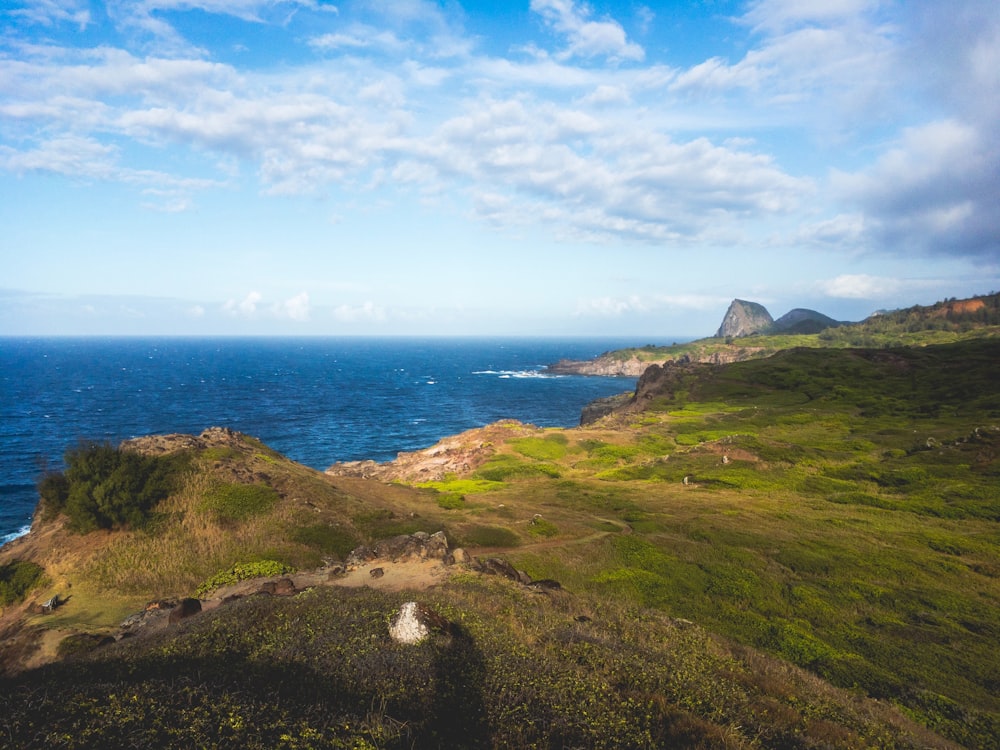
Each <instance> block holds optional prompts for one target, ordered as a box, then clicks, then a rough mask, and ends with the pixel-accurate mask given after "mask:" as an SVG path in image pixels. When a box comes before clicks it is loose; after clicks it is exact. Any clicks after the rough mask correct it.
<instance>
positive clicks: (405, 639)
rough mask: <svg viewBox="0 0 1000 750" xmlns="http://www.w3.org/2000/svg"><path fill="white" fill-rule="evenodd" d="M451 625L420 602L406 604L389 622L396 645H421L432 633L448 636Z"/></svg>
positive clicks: (390, 633) (390, 632) (391, 635)
mask: <svg viewBox="0 0 1000 750" xmlns="http://www.w3.org/2000/svg"><path fill="white" fill-rule="evenodd" d="M450 631H451V623H449V622H448V621H447V620H446V619H445V618H443V617H442V616H441V615H439V614H438V613H437V612H435V611H434V610H432V609H430V608H429V607H427V606H425V605H423V604H420V603H419V602H406V603H404V604H403V605H402V606H401V607H400V608H399V612H397V613H396V614H395V615H393V617H392V620H390V621H389V636H390V637H391V638H392V639H393V640H394V641H395V642H396V643H403V644H415V643H420V642H421V641H423V640H424V639H425V638H427V637H428V636H429V635H430V634H431V633H434V632H437V633H444V634H447V633H449V632H450Z"/></svg>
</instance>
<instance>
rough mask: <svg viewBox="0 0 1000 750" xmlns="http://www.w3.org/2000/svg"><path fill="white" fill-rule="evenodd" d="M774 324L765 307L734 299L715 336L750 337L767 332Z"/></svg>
mask: <svg viewBox="0 0 1000 750" xmlns="http://www.w3.org/2000/svg"><path fill="white" fill-rule="evenodd" d="M773 323H774V318H772V317H771V313H769V312H768V311H767V308H766V307H764V306H763V305H761V304H759V303H757V302H748V301H747V300H742V299H734V300H733V301H732V302H731V303H730V305H729V309H728V310H727V311H726V317H724V318H723V319H722V325H721V326H719V330H718V332H717V333H716V334H715V335H716V337H717V338H725V337H726V336H749V335H751V334H754V333H762V332H764V331H766V330H767V329H768V328H770V327H771V325H773Z"/></svg>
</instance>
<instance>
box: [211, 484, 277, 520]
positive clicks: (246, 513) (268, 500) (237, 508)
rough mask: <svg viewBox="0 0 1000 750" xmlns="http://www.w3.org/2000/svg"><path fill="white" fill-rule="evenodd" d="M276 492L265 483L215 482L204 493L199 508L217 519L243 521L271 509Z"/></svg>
mask: <svg viewBox="0 0 1000 750" xmlns="http://www.w3.org/2000/svg"><path fill="white" fill-rule="evenodd" d="M277 502H278V493H277V492H276V491H275V490H274V488H273V487H270V486H268V485H266V484H233V483H226V484H217V485H216V486H214V487H212V488H211V489H209V491H208V492H206V493H205V496H204V498H203V499H202V504H201V509H202V510H204V511H207V512H209V513H211V514H212V515H213V516H214V517H215V518H216V519H217V520H218V521H223V522H225V521H245V520H246V519H248V518H252V517H253V516H258V515H262V514H264V513H267V512H268V511H269V510H271V509H272V508H273V507H274V506H275V504H276V503H277Z"/></svg>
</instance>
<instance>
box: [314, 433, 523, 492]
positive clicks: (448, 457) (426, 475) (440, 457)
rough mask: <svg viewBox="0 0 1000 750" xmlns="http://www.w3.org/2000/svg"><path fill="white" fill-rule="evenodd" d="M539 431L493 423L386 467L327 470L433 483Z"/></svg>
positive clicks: (349, 465) (371, 464) (352, 465)
mask: <svg viewBox="0 0 1000 750" xmlns="http://www.w3.org/2000/svg"><path fill="white" fill-rule="evenodd" d="M538 431H539V428H538V427H535V426H533V425H528V424H524V423H523V422H518V421H516V420H505V421H503V422H495V423H494V424H491V425H487V426H486V427H479V428H476V429H474V430H467V431H465V432H463V433H460V434H458V435H453V436H451V437H446V438H444V439H443V440H440V441H439V442H437V443H435V444H434V445H432V446H431V447H430V448H425V449H423V450H419V451H413V452H410V453H400V454H399V455H398V456H397V457H396V459H395V460H393V461H389V462H387V463H382V464H380V463H376V462H375V461H347V462H344V463H336V464H334V465H333V466H331V467H330V468H329V469H327V470H326V473H327V474H328V475H330V476H337V477H363V478H365V479H380V480H382V481H383V482H393V481H403V482H435V481H440V480H441V479H444V477H445V475H447V474H462V475H464V474H468V473H469V472H471V471H474V470H475V469H476V468H478V467H479V466H481V465H482V464H483V463H484V462H485V461H486V460H487V459H488V458H490V456H492V455H493V454H494V453H496V448H497V446H498V445H501V444H503V443H504V442H505V441H506V440H509V439H511V438H514V437H522V436H524V435H531V434H534V433H536V432H538Z"/></svg>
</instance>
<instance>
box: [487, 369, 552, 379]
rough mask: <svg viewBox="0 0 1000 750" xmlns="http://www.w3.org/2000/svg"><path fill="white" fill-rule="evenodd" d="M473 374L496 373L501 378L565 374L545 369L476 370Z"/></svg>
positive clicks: (548, 376)
mask: <svg viewBox="0 0 1000 750" xmlns="http://www.w3.org/2000/svg"><path fill="white" fill-rule="evenodd" d="M472 374H473V375H495V376H496V377H498V378H501V379H507V378H561V377H564V376H563V375H555V374H553V373H550V372H545V371H544V370H476V371H474V372H473V373H472Z"/></svg>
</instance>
